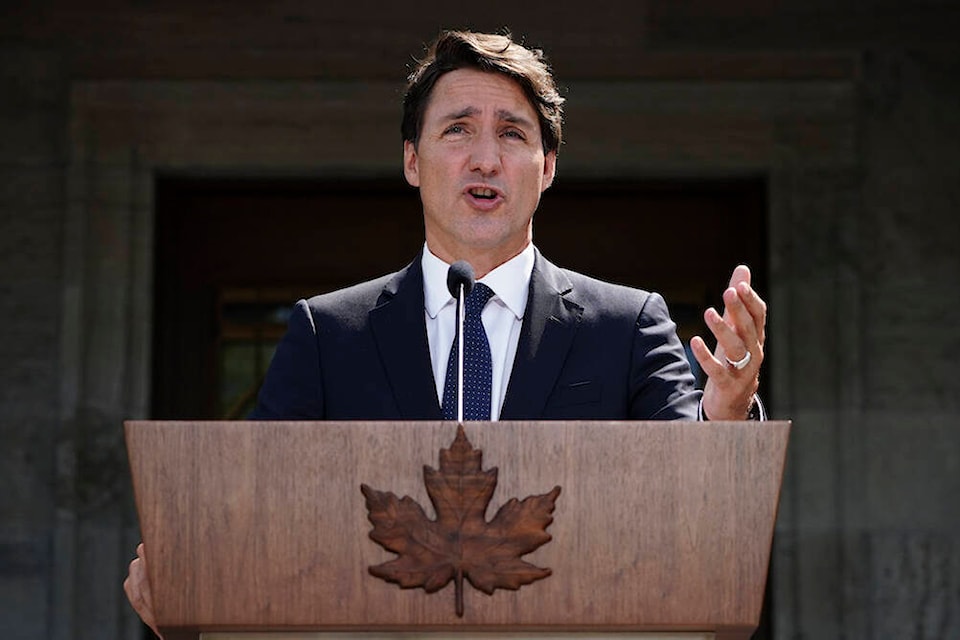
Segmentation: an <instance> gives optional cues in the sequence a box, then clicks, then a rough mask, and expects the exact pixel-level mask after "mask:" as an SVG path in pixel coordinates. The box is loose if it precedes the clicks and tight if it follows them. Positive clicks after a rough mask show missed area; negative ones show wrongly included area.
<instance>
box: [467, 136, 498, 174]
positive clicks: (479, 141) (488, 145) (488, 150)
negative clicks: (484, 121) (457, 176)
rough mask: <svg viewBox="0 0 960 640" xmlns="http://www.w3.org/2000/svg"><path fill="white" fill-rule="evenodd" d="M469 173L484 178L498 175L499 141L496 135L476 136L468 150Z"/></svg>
mask: <svg viewBox="0 0 960 640" xmlns="http://www.w3.org/2000/svg"><path fill="white" fill-rule="evenodd" d="M470 171H476V172H478V173H480V174H481V175H484V176H491V175H496V174H498V173H500V141H499V139H498V138H497V136H496V135H482V136H477V138H476V139H474V141H473V145H471V148H470Z"/></svg>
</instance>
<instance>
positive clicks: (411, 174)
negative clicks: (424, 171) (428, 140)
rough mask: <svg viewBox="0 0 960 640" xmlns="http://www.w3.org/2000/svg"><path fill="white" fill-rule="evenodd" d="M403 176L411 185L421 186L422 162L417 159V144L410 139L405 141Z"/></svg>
mask: <svg viewBox="0 0 960 640" xmlns="http://www.w3.org/2000/svg"><path fill="white" fill-rule="evenodd" d="M403 176H404V177H405V178H406V179H407V183H408V184H409V185H410V186H411V187H419V186H420V164H419V161H418V159H417V146H416V145H415V144H414V143H412V142H410V141H409V140H404V141H403Z"/></svg>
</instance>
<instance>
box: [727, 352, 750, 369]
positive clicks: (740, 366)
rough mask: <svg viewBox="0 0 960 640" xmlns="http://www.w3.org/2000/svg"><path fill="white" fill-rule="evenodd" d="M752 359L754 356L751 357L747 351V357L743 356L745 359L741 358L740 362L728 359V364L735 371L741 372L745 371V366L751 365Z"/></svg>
mask: <svg viewBox="0 0 960 640" xmlns="http://www.w3.org/2000/svg"><path fill="white" fill-rule="evenodd" d="M751 357H752V356H751V355H750V352H749V351H747V355H745V356H743V357H742V358H740V359H739V360H731V359H730V358H727V364H728V365H730V366H731V367H733V368H734V369H736V370H737V371H740V370H741V369H743V368H744V367H745V366H747V365H748V364H750V358H751Z"/></svg>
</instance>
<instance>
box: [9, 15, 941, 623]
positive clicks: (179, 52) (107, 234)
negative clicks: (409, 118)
mask: <svg viewBox="0 0 960 640" xmlns="http://www.w3.org/2000/svg"><path fill="white" fill-rule="evenodd" d="M117 4H119V6H116V5H117ZM327 4H328V3H306V2H303V3H300V2H292V3H286V4H284V5H279V4H277V5H270V6H267V7H258V8H256V9H240V8H236V7H230V8H224V7H220V6H219V5H214V4H212V3H202V4H197V3H186V2H182V3H179V2H173V3H166V4H165V5H164V7H163V8H162V9H157V8H155V7H152V5H151V6H148V5H145V4H144V3H114V5H111V6H110V7H107V6H103V7H101V6H100V5H98V4H96V3H93V4H88V5H85V8H84V10H83V11H77V10H75V9H73V8H72V7H73V5H72V4H71V3H66V2H63V3H61V2H57V1H56V0H47V1H46V2H34V3H30V4H27V3H16V2H14V3H8V4H7V5H5V6H4V7H3V8H2V9H0V140H2V143H0V178H2V179H0V291H2V293H3V295H2V296H0V329H2V334H0V336H2V337H0V362H3V366H2V367H0V480H2V484H0V629H3V630H4V632H3V635H4V637H5V638H17V639H19V638H23V639H24V640H27V639H29V640H39V639H44V640H46V639H52V638H56V639H66V638H86V637H90V638H135V637H138V635H139V633H140V628H139V626H138V625H137V623H136V620H135V618H134V617H133V616H132V615H131V613H130V610H129V608H128V607H127V605H126V604H125V601H124V599H123V596H122V593H121V591H120V581H121V580H122V577H123V575H124V573H125V567H126V563H127V562H128V561H129V558H130V555H131V552H132V549H133V548H134V546H135V542H136V540H137V533H136V529H135V522H134V519H133V515H132V511H131V507H130V498H129V488H128V486H127V485H126V482H125V476H124V470H123V447H122V442H121V440H120V438H119V433H120V432H119V422H120V420H122V419H123V418H125V417H144V416H146V415H147V414H148V406H149V397H148V396H149V393H148V389H149V364H148V363H149V342H150V340H149V335H150V322H151V309H150V304H151V303H150V300H151V295H150V269H151V267H150V261H151V251H152V236H151V234H152V207H153V202H152V180H153V175H154V172H155V171H157V170H167V169H170V168H174V169H177V170H180V171H185V172H191V171H192V172H199V173H201V174H202V173H205V172H221V173H222V172H227V173H230V172H231V171H233V172H236V171H238V170H242V171H243V172H244V173H247V174H249V172H250V171H252V170H262V171H270V172H274V173H277V172H279V173H281V174H298V173H299V174H304V173H308V172H310V173H312V172H316V171H320V172H323V171H330V172H333V171H345V170H347V171H352V172H355V173H356V174H357V175H375V174H377V173H378V172H382V171H385V170H389V168H390V167H393V166H394V163H395V162H396V154H397V149H398V147H399V144H398V142H397V140H396V135H397V134H396V125H395V120H396V109H395V108H394V106H393V105H394V103H393V102H392V100H393V98H394V96H396V91H397V89H398V80H399V79H400V76H402V74H403V64H404V62H405V61H406V60H407V59H408V57H409V55H410V54H411V53H415V50H416V47H417V44H416V43H419V42H420V41H422V40H423V39H425V38H427V37H429V36H430V35H432V34H433V33H434V32H435V31H436V30H437V28H439V26H440V25H445V26H449V25H461V24H470V25H474V26H478V27H481V28H494V27H496V26H499V25H500V24H501V23H508V24H510V25H511V26H512V28H513V29H514V31H515V32H516V33H520V34H526V35H527V37H528V40H529V41H532V42H537V43H542V44H543V45H544V47H545V48H546V49H547V51H548V52H549V53H551V55H552V58H553V61H554V64H555V67H556V69H557V71H558V74H559V75H560V77H561V80H562V81H563V82H564V84H565V85H567V86H568V87H569V92H568V93H569V109H570V110H569V117H568V122H569V126H568V131H567V133H568V140H569V144H568V146H567V148H565V149H564V157H563V164H562V174H563V175H568V176H579V177H593V176H597V175H616V176H617V177H618V178H624V177H626V178H629V177H632V176H635V177H650V176H686V177H696V176H717V175H742V174H750V175H757V174H762V175H766V176H767V177H768V180H769V202H770V219H769V234H770V257H769V263H770V274H769V281H770V289H771V290H770V291H769V292H768V296H767V297H768V298H769V300H770V302H771V317H770V337H769V347H770V370H769V375H770V376H771V380H772V381H773V388H772V389H771V398H770V401H771V402H770V404H771V408H772V410H773V413H774V415H775V416H776V417H784V418H790V419H793V420H794V422H795V428H794V432H793V439H792V442H791V451H790V455H789V462H788V467H787V476H786V483H785V487H784V494H783V500H782V503H781V511H780V518H779V521H778V530H777V537H776V539H775V548H774V555H773V575H772V585H773V611H772V617H773V628H774V636H775V637H776V638H778V639H787V638H791V639H792V638H817V639H821V638H864V639H869V638H878V637H890V638H947V637H957V636H960V510H958V509H957V508H956V506H955V503H956V496H957V494H958V489H960V430H958V429H957V423H958V418H960V411H958V406H957V398H958V397H960V382H958V377H957V376H955V375H951V374H952V369H953V368H954V367H953V366H952V365H953V362H954V358H955V356H954V354H956V353H957V352H958V351H960V337H958V336H960V333H958V332H957V330H956V321H955V318H956V317H958V314H960V296H958V295H957V294H956V289H957V284H958V276H960V264H958V261H960V252H958V251H957V250H956V245H957V243H958V241H960V225H958V223H957V211H958V205H960V187H958V185H960V80H958V78H960V73H958V72H960V51H958V47H957V45H956V44H955V43H954V42H953V39H954V37H955V36H954V34H955V33H957V32H958V31H960V29H958V28H957V27H960V24H958V17H960V12H958V9H956V8H955V7H953V6H952V4H951V3H947V2H925V3H916V4H910V3H903V2H899V3H898V2H892V1H877V2H873V3H868V4H869V6H865V5H864V4H863V3H852V2H850V3H839V4H838V3H835V2H826V1H825V0H824V1H823V2H819V1H818V2H813V3H811V2H809V1H808V2H803V3H801V2H798V1H792V0H791V1H788V2H783V3H777V5H776V9H773V8H767V7H766V5H765V4H764V3H747V2H731V3H714V2H709V1H707V0H700V1H697V2H685V3H674V2H658V1H650V2H646V3H642V2H641V3H636V2H633V3H626V2H615V3H610V4H609V6H601V5H597V6H595V7H594V9H595V10H594V11H592V12H589V13H584V12H582V11H579V10H577V11H575V12H573V13H571V10H569V9H564V8H563V7H562V6H557V7H554V8H553V9H552V10H551V11H546V12H544V11H538V10H534V9H532V8H527V9H519V8H516V7H510V9H509V10H507V9H505V10H504V12H503V13H502V14H499V15H503V16H506V17H504V18H502V19H500V20H498V21H497V22H496V24H490V18H489V17H488V16H489V15H497V13H496V11H495V7H484V10H485V12H486V13H485V14H484V17H479V18H477V19H476V20H471V17H470V15H469V12H467V13H464V10H463V9H462V8H455V7H451V6H449V5H447V4H443V3H425V6H424V7H423V9H422V10H421V11H417V12H406V13H402V14H401V13H399V12H398V13H397V14H396V15H389V14H384V13H383V12H382V11H381V12H379V13H378V12H365V11H362V10H361V9H360V8H358V7H356V6H353V5H337V6H329V7H328V6H325V5H327ZM430 4H433V5H436V6H426V5H430ZM321 5H324V6H321ZM491 11H492V13H491ZM613 125H616V126H613ZM357 136H359V140H361V141H362V142H363V143H364V144H360V145H357V144H356V141H357V139H358V138H357ZM364 136H365V137H364Z"/></svg>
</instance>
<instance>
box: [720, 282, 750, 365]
mask: <svg viewBox="0 0 960 640" xmlns="http://www.w3.org/2000/svg"><path fill="white" fill-rule="evenodd" d="M740 286H741V287H743V286H749V285H746V284H741V285H740ZM723 302H724V306H725V308H726V312H727V313H726V314H725V316H724V318H723V320H724V322H725V324H726V325H727V326H729V327H730V328H731V330H732V331H733V332H734V333H735V334H736V335H737V336H738V337H739V338H740V340H741V341H742V342H743V345H744V347H745V349H746V350H749V351H755V349H751V347H753V346H754V345H757V344H759V340H758V331H757V320H756V318H754V317H753V315H752V314H751V313H750V310H749V309H747V306H746V305H745V304H744V302H743V300H742V299H741V298H740V293H739V292H738V291H737V290H736V289H733V288H730V289H727V290H726V291H724V292H723ZM727 353H729V354H732V355H739V356H740V357H743V355H744V353H745V351H744V352H740V351H733V352H731V351H729V350H727Z"/></svg>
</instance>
